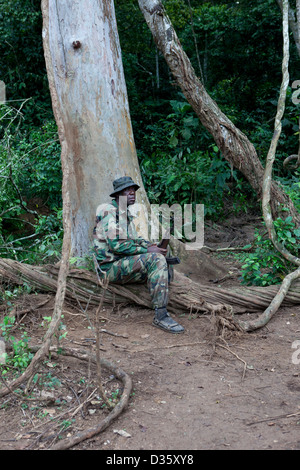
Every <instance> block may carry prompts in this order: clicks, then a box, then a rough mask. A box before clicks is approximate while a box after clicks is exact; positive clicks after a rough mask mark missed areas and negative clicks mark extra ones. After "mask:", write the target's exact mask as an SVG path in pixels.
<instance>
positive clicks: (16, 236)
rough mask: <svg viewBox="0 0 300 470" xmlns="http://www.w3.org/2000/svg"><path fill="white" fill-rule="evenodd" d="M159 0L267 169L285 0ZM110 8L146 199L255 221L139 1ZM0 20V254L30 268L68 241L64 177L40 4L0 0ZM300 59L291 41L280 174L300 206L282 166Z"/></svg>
mask: <svg viewBox="0 0 300 470" xmlns="http://www.w3.org/2000/svg"><path fill="white" fill-rule="evenodd" d="M162 3H163V4H164V7H165V9H166V11H167V13H168V15H169V17H170V19H171V21H172V24H173V26H174V28H175V30H176V32H177V35H178V37H179V39H180V42H181V44H182V47H183V49H184V50H185V52H186V53H187V55H188V56H189V58H190V60H191V63H192V65H193V67H194V69H195V71H196V73H197V75H198V76H199V78H200V80H201V81H202V83H203V84H204V86H205V88H206V90H207V91H208V93H209V94H210V96H211V97H212V98H213V99H214V100H215V101H216V102H217V104H218V106H219V107H220V108H221V110H222V111H223V112H224V113H225V114H226V115H227V116H228V117H229V118H230V120H231V121H232V122H233V123H234V124H235V125H236V127H238V128H239V129H240V130H241V131H242V132H243V133H245V134H246V135H247V137H248V138H249V140H250V141H251V142H252V143H253V145H254V146H255V149H256V151H257V153H258V156H259V158H260V160H261V162H262V163H263V164H264V162H265V159H266V155H267V152H268V148H269V144H270V140H271V138H272V134H273V127H274V117H275V114H276V106H277V99H278V95H279V89H280V83H281V63H282V13H281V10H280V8H279V6H278V3H277V2H276V1H275V0H266V1H264V2H261V1H258V0H257V1H244V0H241V1H211V2H204V1H193V0H190V1H189V0H165V1H163V2H162ZM294 3H295V2H293V1H292V2H290V4H291V6H292V7H294ZM115 8H116V15H117V22H118V32H119V37H120V43H121V49H122V60H123V64H124V71H125V77H126V85H127V91H128V99H129V105H130V114H131V121H132V126H133V132H134V138H135V144H136V148H137V154H138V158H139V163H140V168H141V173H142V177H143V181H144V185H145V188H146V191H147V194H148V197H149V200H150V202H153V203H167V204H170V205H171V204H173V203H176V202H179V203H180V204H185V203H192V204H196V203H202V204H204V205H205V216H206V219H207V220H212V221H214V220H219V219H220V218H222V217H223V218H226V217H227V216H228V215H230V214H232V213H234V214H238V213H241V212H242V213H243V212H244V213H248V212H254V213H257V214H260V208H259V204H258V201H257V197H256V195H255V193H254V192H253V190H252V188H251V187H250V185H249V184H248V182H247V181H246V180H245V178H244V177H243V175H242V174H241V173H240V172H239V171H238V170H237V169H235V168H233V167H232V166H231V165H230V164H228V162H227V161H225V160H224V159H223V158H222V155H221V154H220V151H219V149H218V147H217V146H216V144H215V142H214V141H213V138H212V136H211V135H210V134H209V133H208V132H207V131H206V130H205V129H204V127H203V126H202V125H201V123H200V121H199V119H198V117H197V115H196V114H195V112H194V111H193V109H192V107H191V105H190V104H189V103H188V102H187V101H186V99H185V97H184V96H183V94H182V91H181V89H180V88H179V87H178V86H177V85H176V83H175V81H174V78H173V77H172V75H171V74H170V71H169V69H168V66H167V64H166V62H165V60H164V58H163V56H162V54H161V53H160V51H159V50H158V49H157V47H156V45H155V43H154V41H153V38H152V35H151V32H150V31H149V28H148V27H147V24H146V23H145V21H144V18H143V16H142V14H141V11H140V9H139V7H138V3H137V1H135V0H116V1H115ZM0 17H1V22H0V29H1V31H0V38H1V39H0V70H1V76H0V79H1V80H2V81H3V82H4V83H5V85H6V98H7V101H6V103H5V104H2V105H1V106H0V133H1V135H0V138H1V148H0V177H1V188H0V228H1V235H0V238H1V239H0V256H1V257H11V258H15V259H18V260H21V261H22V260H24V261H26V262H32V263H33V262H37V261H39V262H42V261H45V260H47V261H49V260H50V261H51V260H56V259H58V258H59V256H60V250H61V242H62V233H63V230H62V221H61V219H62V210H61V209H62V198H61V179H62V172H61V163H60V143H59V139H58V135H57V127H56V123H55V120H54V117H53V112H52V107H51V99H50V93H49V87H48V81H47V73H46V67H45V61H44V54H43V44H42V34H41V31H42V15H41V9H40V2H39V1H34V0H19V1H18V0H14V1H12V0H8V1H7V0H5V1H4V0H0ZM299 60H300V59H299V55H298V54H297V49H296V45H295V42H294V41H293V40H292V35H291V41H290V62H289V73H290V86H289V88H288V92H287V99H286V113H285V116H284V119H283V122H282V126H283V128H282V134H281V137H280V140H279V145H278V149H277V155H276V162H275V165H274V175H273V177H274V179H275V180H276V181H278V182H279V183H280V184H281V185H282V187H283V188H284V189H285V191H286V192H287V193H288V194H289V195H290V197H291V198H292V200H293V202H294V204H295V206H296V208H297V209H298V210H300V196H299V193H300V191H299V184H300V183H299V169H297V170H293V171H290V169H289V168H286V167H284V166H283V162H284V160H285V159H286V158H287V157H288V156H289V155H292V154H297V152H298V145H299V138H298V134H299V104H295V102H293V101H294V100H292V96H293V95H292V94H293V88H292V84H293V82H295V81H296V80H297V79H299V78H300V77H299V76H298V75H297V73H298V70H299ZM280 223H281V222H280V221H279V222H277V225H279V228H280ZM288 224H290V221H288ZM282 226H283V227H284V229H285V231H284V233H285V234H286V233H287V232H288V231H289V232H290V233H291V236H290V239H289V242H290V243H292V241H293V240H295V242H296V241H297V234H298V232H297V231H296V232H294V229H295V227H293V226H291V225H286V224H285V225H284V222H282V224H281V227H282ZM291 230H292V232H291ZM295 237H296V238H295ZM292 244H293V243H292ZM251 279H252V280H253V277H252V278H251ZM273 280H274V278H272V281H273Z"/></svg>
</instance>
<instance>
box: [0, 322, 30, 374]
mask: <svg viewBox="0 0 300 470" xmlns="http://www.w3.org/2000/svg"><path fill="white" fill-rule="evenodd" d="M14 323H15V317H9V316H6V317H4V319H3V322H2V323H1V324H0V328H1V331H2V336H3V338H4V340H5V342H6V343H7V344H11V346H12V349H13V351H12V354H6V361H5V364H4V365H1V371H2V375H5V374H6V373H7V371H8V369H9V368H11V367H12V368H15V369H17V370H18V371H19V372H21V371H22V370H24V369H26V368H27V367H28V365H29V364H30V362H31V359H32V358H33V354H32V353H31V352H30V348H29V345H28V342H29V340H30V338H29V337H28V334H27V332H26V331H24V332H23V333H22V335H21V339H19V340H17V339H16V338H15V337H14V336H13V335H12V329H13V327H14Z"/></svg>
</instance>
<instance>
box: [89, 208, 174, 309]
mask: <svg viewBox="0 0 300 470" xmlns="http://www.w3.org/2000/svg"><path fill="white" fill-rule="evenodd" d="M122 215H124V214H122ZM124 219H125V221H126V222H127V223H125V224H124V223H121V222H120V213H119V207H118V204H117V203H116V201H115V200H113V201H112V203H111V204H102V205H101V206H99V208H98V211H97V217H96V227H95V228H94V248H95V251H96V257H97V260H98V264H99V266H100V269H101V272H100V275H102V276H103V277H104V276H105V273H106V277H107V279H108V280H109V281H110V282H112V283H118V284H126V283H130V282H147V284H148V288H149V292H150V295H151V299H152V305H153V308H161V307H165V306H166V305H167V303H168V266H167V262H166V258H165V257H164V256H163V255H161V254H159V253H148V252H147V248H148V245H149V244H150V242H149V241H147V240H144V239H143V238H141V237H138V235H137V233H136V229H135V226H134V222H133V216H132V215H130V214H129V212H128V210H127V214H125V217H123V218H122V220H124Z"/></svg>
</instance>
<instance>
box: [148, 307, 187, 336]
mask: <svg viewBox="0 0 300 470" xmlns="http://www.w3.org/2000/svg"><path fill="white" fill-rule="evenodd" d="M152 325H154V326H157V327H158V328H161V329H162V330H165V331H168V332H169V333H175V334H179V333H183V332H184V328H183V326H181V325H179V323H177V322H176V321H175V320H173V318H171V317H170V315H169V313H168V311H167V309H166V307H161V308H155V316H154V318H153V322H152Z"/></svg>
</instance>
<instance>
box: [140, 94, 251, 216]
mask: <svg viewBox="0 0 300 470" xmlns="http://www.w3.org/2000/svg"><path fill="white" fill-rule="evenodd" d="M170 105H171V110H172V112H171V113H170V114H168V116H167V117H166V118H164V119H161V120H160V121H158V123H157V124H154V125H149V126H147V134H146V135H145V139H144V145H145V147H148V148H149V149H150V151H151V153H150V155H141V153H140V154H139V156H140V160H141V170H142V176H143V180H144V183H145V187H146V191H147V193H148V196H149V199H150V202H152V203H166V204H169V205H172V204H174V203H179V204H182V205H184V204H204V205H205V215H206V216H207V217H211V218H214V217H216V218H219V217H220V216H221V215H222V214H223V208H224V198H225V196H226V195H227V196H229V195H230V194H231V192H232V189H230V187H229V185H228V183H229V182H234V186H235V187H237V189H238V190H240V189H241V184H240V182H241V181H242V180H241V176H240V175H239V174H238V172H237V171H235V170H233V169H231V168H230V166H229V165H228V163H227V162H226V161H225V160H224V159H223V158H222V157H221V155H220V152H219V150H218V148H217V147H216V145H214V144H213V143H212V140H211V139H210V138H209V137H208V136H207V135H206V134H204V135H203V132H202V129H201V127H200V123H199V119H198V117H197V116H196V115H195V113H194V112H193V111H192V108H191V106H190V105H189V104H188V103H186V102H185V101H176V100H172V101H171V102H170ZM202 146H203V148H204V150H199V148H201V147H202ZM231 186H232V185H231ZM240 201H241V198H240Z"/></svg>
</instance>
